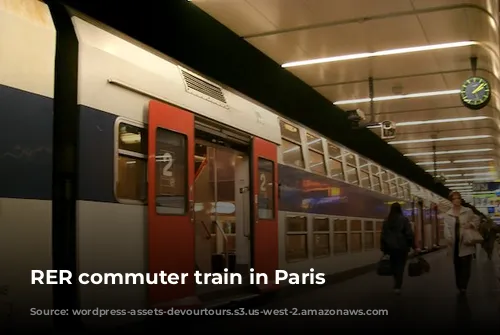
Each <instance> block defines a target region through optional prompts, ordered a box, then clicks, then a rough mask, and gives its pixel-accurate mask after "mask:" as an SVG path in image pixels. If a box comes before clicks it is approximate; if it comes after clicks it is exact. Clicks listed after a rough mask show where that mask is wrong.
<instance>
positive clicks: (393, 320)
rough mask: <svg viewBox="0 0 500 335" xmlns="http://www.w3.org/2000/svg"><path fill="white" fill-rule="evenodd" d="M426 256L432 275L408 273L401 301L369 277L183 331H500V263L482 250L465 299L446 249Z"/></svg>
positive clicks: (383, 282)
mask: <svg viewBox="0 0 500 335" xmlns="http://www.w3.org/2000/svg"><path fill="white" fill-rule="evenodd" d="M424 257H425V259H427V260H428V262H429V263H430V265H431V271H430V273H427V274H425V275H423V276H421V277H413V278H412V277H408V275H407V272H406V275H405V278H404V284H403V289H402V293H401V295H399V296H397V295H395V294H394V292H393V290H392V284H393V282H392V278H391V277H379V276H377V275H376V274H375V273H374V272H371V273H368V274H365V275H361V276H358V277H355V278H353V279H350V280H348V281H345V282H342V283H338V284H333V285H329V286H325V287H322V288H318V289H314V290H311V291H309V292H307V293H302V294H299V295H295V296H289V297H287V298H276V299H273V300H271V301H269V302H268V303H267V304H265V305H263V306H259V307H258V309H259V310H260V311H261V315H259V316H228V317H211V316H206V317H203V316H201V317H200V316H196V317H194V316H193V317H187V316H184V317H179V321H181V320H183V322H182V323H183V330H185V331H198V330H208V329H212V330H214V331H215V330H217V331H218V332H226V331H227V332H235V331H241V330H244V331H245V332H251V331H266V330H270V329H273V330H282V331H293V330H297V329H300V330H308V331H310V330H313V329H314V330H316V329H318V330H319V329H324V330H326V329H332V330H340V329H344V330H356V329H359V330H361V329H364V330H373V329H387V328H389V329H400V330H402V331H405V332H412V331H414V330H439V329H441V330H444V329H459V328H460V329H474V330H478V329H485V330H490V329H492V330H496V331H498V330H500V285H499V278H498V273H496V271H495V266H498V263H497V262H495V260H494V261H490V260H488V259H487V257H486V254H484V252H483V251H482V250H481V252H480V253H479V254H478V256H477V259H475V260H474V261H473V265H472V276H471V280H470V283H469V288H468V292H467V295H466V296H465V298H464V297H459V295H458V294H457V290H456V288H455V283H454V272H453V261H452V259H451V258H450V257H448V256H447V252H446V250H442V251H438V252H435V253H431V254H428V255H426V256H424ZM406 271H407V269H406ZM294 308H296V309H297V310H298V312H300V311H303V310H315V311H316V312H319V311H320V310H335V311H338V310H342V311H343V312H344V313H354V312H353V311H359V310H363V311H364V312H365V313H366V312H367V311H369V310H371V311H374V310H376V311H375V313H379V314H385V315H377V316H362V315H357V316H345V315H324V316H319V315H309V316H291V315H290V313H291V311H292V309H294ZM270 309H274V310H277V309H282V310H283V309H287V310H288V311H289V315H288V316H264V315H262V313H263V312H262V311H264V310H270ZM176 318H177V317H176ZM170 321H173V320H172V319H170V320H168V321H167V320H164V322H167V323H170ZM158 322H160V321H159V320H158ZM155 323H156V322H155ZM156 326H157V324H156ZM156 326H155V327H156ZM235 327H236V328H235Z"/></svg>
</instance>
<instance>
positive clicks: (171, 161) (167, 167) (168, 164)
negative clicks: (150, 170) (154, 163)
mask: <svg viewBox="0 0 500 335" xmlns="http://www.w3.org/2000/svg"><path fill="white" fill-rule="evenodd" d="M163 162H165V163H166V164H165V166H164V167H163V175H164V176H165V177H172V171H170V168H171V167H172V165H173V164H174V159H173V157H172V154H171V153H170V152H166V153H165V154H163Z"/></svg>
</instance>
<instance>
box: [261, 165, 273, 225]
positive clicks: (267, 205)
mask: <svg viewBox="0 0 500 335" xmlns="http://www.w3.org/2000/svg"><path fill="white" fill-rule="evenodd" d="M258 183H259V199H258V201H259V202H258V205H259V219H273V218H274V163H273V162H272V161H270V160H267V159H263V158H259V181H258Z"/></svg>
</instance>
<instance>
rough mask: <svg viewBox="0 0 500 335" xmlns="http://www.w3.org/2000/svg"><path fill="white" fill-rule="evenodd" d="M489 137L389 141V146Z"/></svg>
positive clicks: (474, 136)
mask: <svg viewBox="0 0 500 335" xmlns="http://www.w3.org/2000/svg"><path fill="white" fill-rule="evenodd" d="M488 137H491V135H473V136H455V137H441V138H423V139H420V140H403V141H390V142H387V143H389V144H407V143H427V142H443V141H459V140H473V139H479V138H488Z"/></svg>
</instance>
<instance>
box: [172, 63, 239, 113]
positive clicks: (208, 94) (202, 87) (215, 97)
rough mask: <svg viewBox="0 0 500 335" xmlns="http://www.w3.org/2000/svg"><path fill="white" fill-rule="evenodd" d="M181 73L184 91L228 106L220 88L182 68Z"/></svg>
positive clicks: (225, 106) (222, 105)
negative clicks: (184, 86)
mask: <svg viewBox="0 0 500 335" xmlns="http://www.w3.org/2000/svg"><path fill="white" fill-rule="evenodd" d="M181 73H182V77H183V78H184V83H185V85H186V92H188V93H191V94H193V95H196V96H198V97H200V98H203V99H206V100H208V101H210V102H213V103H215V104H217V105H219V106H221V107H224V108H229V106H228V105H227V101H226V97H225V96H224V92H222V88H220V87H219V86H217V85H215V84H212V83H210V82H208V81H207V80H205V79H203V78H201V77H199V76H197V75H195V74H194V73H191V72H188V71H186V70H184V69H181Z"/></svg>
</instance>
